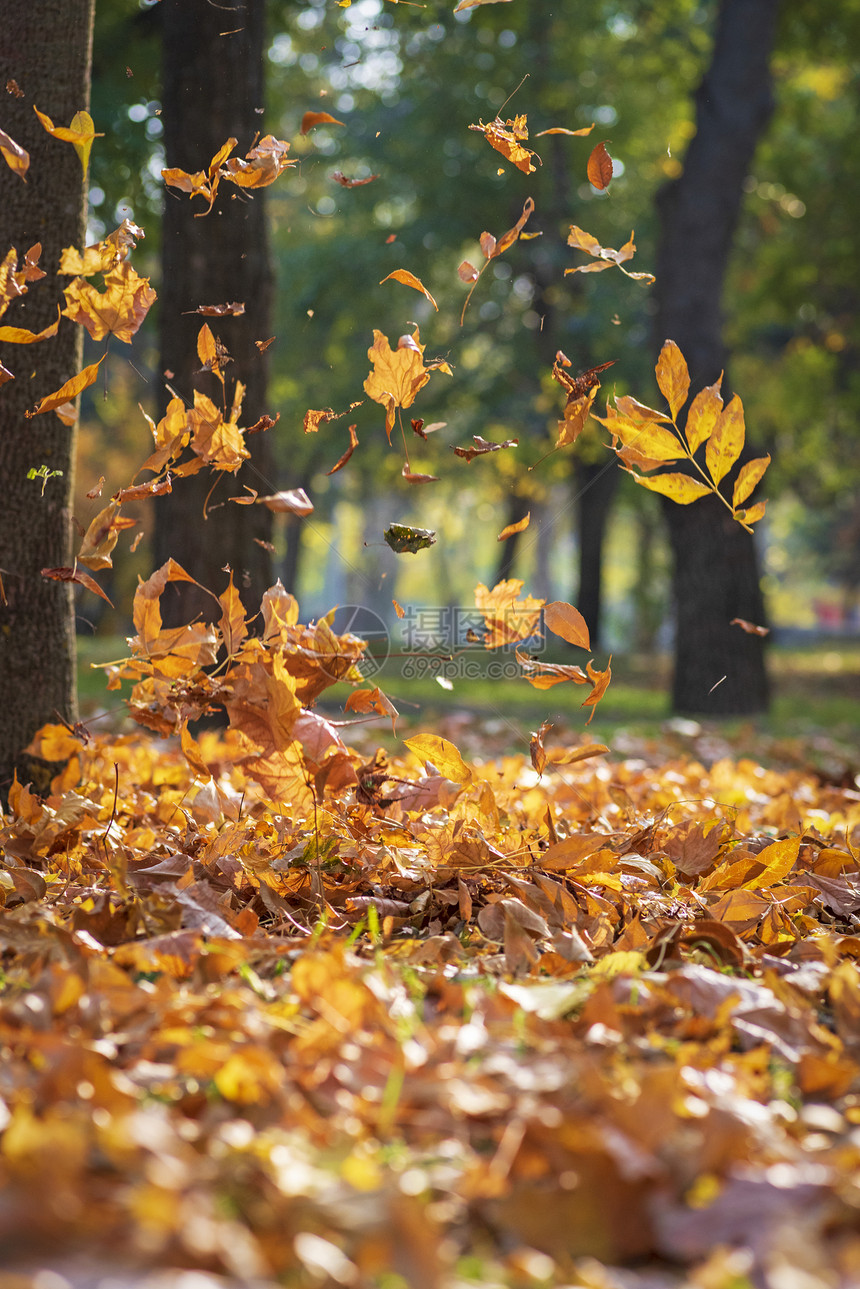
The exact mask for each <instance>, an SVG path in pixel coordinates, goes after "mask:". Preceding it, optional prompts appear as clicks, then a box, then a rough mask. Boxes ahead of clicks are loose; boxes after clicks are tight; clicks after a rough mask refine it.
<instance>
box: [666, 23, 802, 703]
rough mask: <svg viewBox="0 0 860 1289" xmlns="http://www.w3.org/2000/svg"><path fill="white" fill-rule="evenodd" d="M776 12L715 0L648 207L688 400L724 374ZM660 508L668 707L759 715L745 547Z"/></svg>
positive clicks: (731, 531)
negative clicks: (727, 307) (732, 257)
mask: <svg viewBox="0 0 860 1289" xmlns="http://www.w3.org/2000/svg"><path fill="white" fill-rule="evenodd" d="M778 10H779V0H722V3H721V4H720V8H719V13H718V17H717V27H716V35H715V40H714V50H713V55H712V59H711V65H710V67H709V68H708V71H707V73H706V74H705V77H704V79H703V81H702V84H701V85H700V87H699V89H698V91H697V93H696V133H695V136H694V137H693V139H692V141H691V143H690V146H689V148H688V150H687V155H686V157H685V158H684V168H683V172H682V173H681V175H680V176H679V177H678V178H677V179H675V180H674V181H673V182H671V183H670V184H668V185H667V186H666V187H665V188H663V189H662V191H661V192H660V193H659V195H658V198H657V207H658V212H659V215H660V220H661V235H660V244H659V248H658V254H657V288H656V289H657V300H658V308H657V316H656V330H657V336H656V339H657V341H658V343H662V341H663V340H664V339H666V338H667V337H668V338H671V339H672V340H674V341H676V342H677V344H679V345H680V347H681V349H682V350H683V352H684V354H685V356H686V358H687V362H688V364H689V367H690V373H691V376H692V382H693V386H692V387H693V391H694V392H695V391H696V390H698V389H700V388H701V387H702V385H704V384H710V383H711V382H713V381H714V380H716V378H717V377H718V376H719V374H720V372H721V371H722V370H724V369H725V366H726V349H725V344H724V342H723V317H722V308H721V301H722V292H723V282H724V278H725V272H726V265H727V262H728V257H729V254H730V251H731V247H732V239H733V235H734V231H735V228H736V226H737V221H738V214H739V211H740V204H741V198H742V195H743V180H744V177H745V176H746V174H747V173H748V170H749V166H750V163H751V161H752V158H753V154H754V152H755V149H756V145H757V143H758V141H759V139H760V137H761V135H762V132H763V131H764V129H765V126H766V125H767V122H768V120H769V118H770V115H771V112H772V108H773V97H772V90H771V77H770V68H769V62H770V56H771V51H772V49H773V44H774V39H775V35H776V24H777V15H778ZM727 392H728V382H727V381H724V384H723V395H724V397H725V396H726V394H727ZM664 509H665V515H666V519H667V523H668V526H669V534H670V540H671V545H672V551H673V555H674V583H673V590H674V599H675V612H676V644H675V674H674V682H673V692H672V702H673V708H674V710H675V711H676V712H686V713H691V714H701V715H712V716H722V715H731V714H744V713H751V712H758V711H763V710H764V709H765V708H766V707H767V701H768V685H767V674H766V671H765V665H764V650H763V647H762V641H761V639H760V638H759V637H757V636H752V635H745V634H744V633H743V632H742V631H741V630H740V629H739V628H738V627H733V626H731V625H730V622H731V619H732V618H734V617H742V618H747V619H749V620H751V621H753V622H758V623H761V622H762V620H763V615H764V608H763V603H762V596H761V591H760V586H759V572H758V565H757V560H756V552H755V546H754V544H753V539H752V537H751V536H749V534H747V533H745V532H744V531H743V529H742V528H741V527H740V525H739V524H736V523H734V522H733V521H732V519H731V518H730V517H729V516H728V512H727V511H726V510H725V508H724V507H723V506H721V505H720V504H719V503H715V504H709V502H708V500H707V499H706V500H705V501H701V502H697V503H696V504H695V505H692V506H678V505H675V504H674V503H673V502H667V503H666V504H665V508H664ZM724 515H725V516H726V518H725V519H724V518H723V516H724Z"/></svg>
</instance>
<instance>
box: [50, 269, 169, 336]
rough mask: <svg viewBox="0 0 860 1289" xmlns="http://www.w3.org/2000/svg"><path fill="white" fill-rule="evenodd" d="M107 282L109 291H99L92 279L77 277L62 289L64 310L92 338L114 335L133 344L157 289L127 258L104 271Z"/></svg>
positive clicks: (153, 300)
mask: <svg viewBox="0 0 860 1289" xmlns="http://www.w3.org/2000/svg"><path fill="white" fill-rule="evenodd" d="M104 282H105V286H106V287H107V290H106V291H97V290H96V288H95V287H94V286H92V285H91V284H90V283H89V282H85V281H84V280H83V279H82V278H75V280H74V281H73V282H71V283H70V284H69V286H67V287H66V289H65V291H64V292H63V294H64V295H65V297H66V307H65V309H64V310H63V313H64V314H65V316H66V317H67V318H71V319H72V321H73V322H79V323H81V324H82V326H84V327H86V329H87V331H88V332H89V333H90V335H91V336H92V338H93V340H103V339H104V337H105V336H107V335H112V336H116V338H117V340H123V341H125V343H126V344H131V339H132V337H133V336H134V334H135V332H136V331H138V329H139V328H140V325H141V323H142V322H143V320H144V318H145V317H146V315H147V313H148V312H149V310H150V308H151V307H152V305H153V303H154V302H155V291H154V290H153V288H152V287H151V286H150V285H149V278H145V277H140V275H139V274H138V273H137V272H136V270H135V269H133V268H132V266H131V265H130V264H129V263H128V262H127V261H125V260H123V261H122V262H121V263H120V264H118V265H117V266H116V268H114V269H111V271H110V272H109V273H106V274H105V276H104Z"/></svg>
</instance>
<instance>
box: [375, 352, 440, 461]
mask: <svg viewBox="0 0 860 1289" xmlns="http://www.w3.org/2000/svg"><path fill="white" fill-rule="evenodd" d="M425 347H426V346H424V345H422V344H421V342H420V338H419V334H418V328H417V327H416V329H415V331H414V333H413V334H412V335H411V336H408V335H407V336H401V337H400V339H399V340H398V342H397V348H396V349H392V348H391V345H390V344H389V342H388V338H387V337H386V336H384V335H383V334H382V332H381V331H376V330H374V332H373V345H372V346H371V348H370V349H368V351H367V356H368V358H369V359H370V360H371V362H372V363H373V369H372V370H371V373H370V375H369V376H368V378H367V380H366V381H365V382H364V388H365V391H366V392H367V394H368V395H369V396H370V397H371V398H372V399H373V401H374V402H375V403H381V404H382V406H383V407H384V408H385V431H386V434H387V435H388V442H389V443H390V442H391V431H392V430H393V429H394V413H395V409H396V408H398V407H411V406H412V403H413V401H414V399H415V396H416V394H417V393H418V392H419V390H421V389H423V387H424V386H425V385H426V384H427V382H428V380H429V379H430V375H431V372H433V371H442V372H446V373H447V374H448V375H449V376H450V375H451V368H450V367H449V366H448V364H447V363H446V362H444V361H443V360H442V359H436V360H435V361H434V362H432V363H430V364H429V365H428V366H426V367H425V365H424V358H423V355H424V349H425Z"/></svg>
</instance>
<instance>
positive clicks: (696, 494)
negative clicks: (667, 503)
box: [633, 473, 711, 506]
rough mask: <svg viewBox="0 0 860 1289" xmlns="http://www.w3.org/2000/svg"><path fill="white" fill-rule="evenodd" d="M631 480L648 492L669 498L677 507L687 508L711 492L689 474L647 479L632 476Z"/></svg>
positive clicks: (660, 475)
mask: <svg viewBox="0 0 860 1289" xmlns="http://www.w3.org/2000/svg"><path fill="white" fill-rule="evenodd" d="M633 478H634V479H635V480H636V482H637V483H640V484H641V485H642V487H643V488H647V489H648V490H649V492H659V493H660V494H661V495H662V496H664V497H670V498H671V500H672V501H675V502H677V503H678V505H679V506H689V505H690V503H691V502H693V501H699V499H700V498H702V497H707V496H708V495H709V493H710V491H711V489H710V488H709V487H708V485H707V484H706V483H701V482H700V481H699V480H698V479H694V478H692V476H691V475H689V474H672V473H668V474H657V475H652V476H651V477H650V478H647V479H646V478H643V476H642V475H639V474H634V475H633Z"/></svg>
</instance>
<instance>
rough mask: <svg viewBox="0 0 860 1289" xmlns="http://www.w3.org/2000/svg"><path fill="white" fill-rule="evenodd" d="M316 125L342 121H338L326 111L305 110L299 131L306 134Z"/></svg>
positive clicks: (339, 123) (337, 123) (333, 123)
mask: <svg viewBox="0 0 860 1289" xmlns="http://www.w3.org/2000/svg"><path fill="white" fill-rule="evenodd" d="M317 125H343V121H338V120H337V118H336V117H333V116H331V115H330V114H329V113H328V112H305V114H304V116H303V117H302V124H301V127H300V131H299V132H300V133H301V134H308V133H309V132H310V131H311V130H313V128H314V127H315V126H317Z"/></svg>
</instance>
